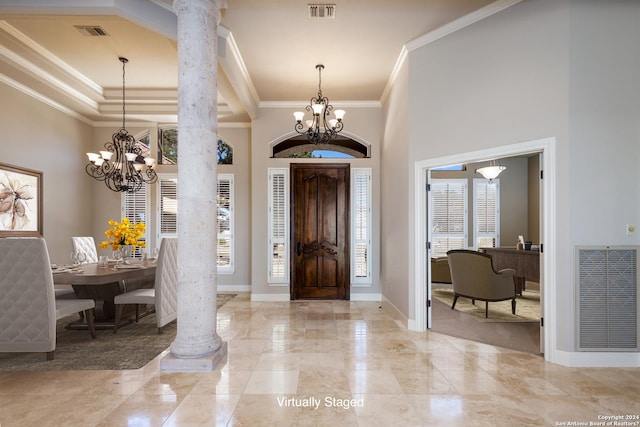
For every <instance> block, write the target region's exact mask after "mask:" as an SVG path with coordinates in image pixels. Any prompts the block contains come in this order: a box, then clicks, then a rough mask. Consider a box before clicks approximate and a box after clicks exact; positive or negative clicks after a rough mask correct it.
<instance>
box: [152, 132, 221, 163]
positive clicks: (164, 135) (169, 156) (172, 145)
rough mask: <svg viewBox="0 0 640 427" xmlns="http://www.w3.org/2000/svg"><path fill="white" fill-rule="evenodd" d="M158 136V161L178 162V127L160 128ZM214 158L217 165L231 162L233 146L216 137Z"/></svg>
mask: <svg viewBox="0 0 640 427" xmlns="http://www.w3.org/2000/svg"><path fill="white" fill-rule="evenodd" d="M159 132H160V136H159V138H158V140H159V143H158V159H159V160H158V163H159V164H161V165H177V164H178V129H176V128H171V129H160V131H159ZM216 159H217V162H218V164H219V165H232V164H233V147H231V145H229V144H227V143H226V142H224V141H223V140H221V139H218V149H217V153H216Z"/></svg>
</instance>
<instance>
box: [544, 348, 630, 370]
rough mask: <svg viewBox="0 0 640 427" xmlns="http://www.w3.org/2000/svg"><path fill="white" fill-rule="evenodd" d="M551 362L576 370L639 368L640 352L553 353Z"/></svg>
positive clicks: (557, 351) (560, 351)
mask: <svg viewBox="0 0 640 427" xmlns="http://www.w3.org/2000/svg"><path fill="white" fill-rule="evenodd" d="M549 362H552V363H557V364H559V365H563V366H569V367H574V368H638V367H640V353H638V352H619V353H614V352H599V351H598V352H582V351H579V352H578V351H562V350H556V351H554V352H553V360H549Z"/></svg>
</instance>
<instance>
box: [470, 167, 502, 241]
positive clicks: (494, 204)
mask: <svg viewBox="0 0 640 427" xmlns="http://www.w3.org/2000/svg"><path fill="white" fill-rule="evenodd" d="M473 218H474V227H473V230H474V236H473V243H474V246H475V248H476V249H480V248H487V247H489V248H491V247H495V246H500V180H499V179H494V180H493V183H491V184H490V183H489V181H487V180H486V179H474V180H473Z"/></svg>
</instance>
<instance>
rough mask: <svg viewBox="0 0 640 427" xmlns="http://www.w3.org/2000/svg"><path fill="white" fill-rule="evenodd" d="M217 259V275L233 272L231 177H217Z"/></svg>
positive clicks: (223, 175) (224, 175)
mask: <svg viewBox="0 0 640 427" xmlns="http://www.w3.org/2000/svg"><path fill="white" fill-rule="evenodd" d="M217 218H218V259H217V266H218V272H219V273H232V272H233V175H231V174H220V175H218V215H217Z"/></svg>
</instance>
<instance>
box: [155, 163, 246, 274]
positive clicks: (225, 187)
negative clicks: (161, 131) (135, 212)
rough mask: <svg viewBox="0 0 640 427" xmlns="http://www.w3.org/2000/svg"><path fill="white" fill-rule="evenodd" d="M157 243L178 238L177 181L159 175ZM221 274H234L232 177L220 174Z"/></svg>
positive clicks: (218, 214)
mask: <svg viewBox="0 0 640 427" xmlns="http://www.w3.org/2000/svg"><path fill="white" fill-rule="evenodd" d="M158 184H159V186H158V188H159V196H158V230H159V232H158V242H160V241H161V240H162V238H164V237H177V235H178V179H177V177H176V174H159V175H158ZM217 190H218V193H217V194H218V209H217V211H218V212H217V221H218V259H217V266H218V273H222V274H224V273H227V274H230V273H233V258H234V256H233V253H234V251H233V222H234V221H233V174H218V189H217Z"/></svg>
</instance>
